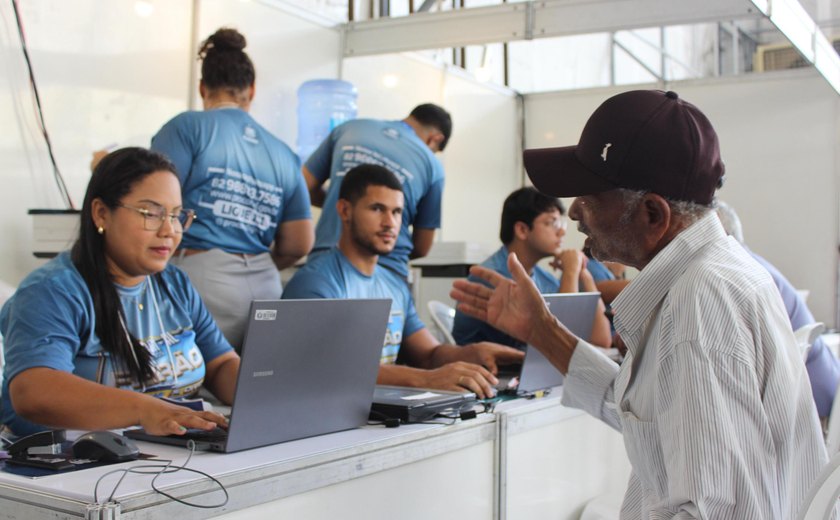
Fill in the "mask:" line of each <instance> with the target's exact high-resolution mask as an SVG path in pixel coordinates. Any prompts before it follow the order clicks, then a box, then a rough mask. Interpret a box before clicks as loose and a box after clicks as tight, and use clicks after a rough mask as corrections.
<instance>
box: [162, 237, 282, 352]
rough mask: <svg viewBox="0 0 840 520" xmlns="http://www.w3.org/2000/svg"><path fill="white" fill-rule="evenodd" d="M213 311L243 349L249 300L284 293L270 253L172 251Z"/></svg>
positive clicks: (232, 340)
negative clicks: (191, 253) (185, 253)
mask: <svg viewBox="0 0 840 520" xmlns="http://www.w3.org/2000/svg"><path fill="white" fill-rule="evenodd" d="M172 263H173V264H175V265H177V266H178V267H180V268H181V269H183V270H184V271H185V272H186V273H187V275H188V276H189V277H190V281H191V282H192V284H193V285H194V286H195V288H196V289H197V290H198V293H199V294H200V295H201V299H202V300H203V301H204V305H205V306H206V307H207V309H208V310H209V311H210V314H212V315H213V319H215V320H216V324H217V325H218V326H219V329H221V331H222V334H224V335H225V337H226V338H227V340H228V341H229V342H230V344H231V345H233V347H234V348H235V349H236V351H237V352H239V351H241V350H242V340H243V339H244V336H245V326H246V325H247V323H248V310H249V309H250V307H251V301H252V300H277V299H279V298H280V295H281V294H282V293H283V286H282V285H281V283H280V272H279V271H278V270H277V266H276V265H274V262H273V261H272V260H271V254H270V253H262V254H259V255H255V256H252V257H244V258H243V256H242V255H236V254H231V253H226V252H224V251H222V250H221V249H210V250H208V251H205V252H204V253H198V254H193V255H190V256H183V255H175V257H173V259H172Z"/></svg>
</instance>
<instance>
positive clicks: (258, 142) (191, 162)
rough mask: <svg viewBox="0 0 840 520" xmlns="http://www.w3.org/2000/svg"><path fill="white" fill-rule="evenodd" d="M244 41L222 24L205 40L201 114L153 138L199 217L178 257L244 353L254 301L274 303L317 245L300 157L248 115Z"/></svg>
mask: <svg viewBox="0 0 840 520" xmlns="http://www.w3.org/2000/svg"><path fill="white" fill-rule="evenodd" d="M244 48H245V37H244V36H242V35H241V34H240V33H239V32H237V31H236V30H235V29H219V30H218V31H216V32H215V33H214V34H213V35H211V36H210V37H209V38H207V40H206V41H204V42H203V43H202V45H201V49H200V50H199V58H200V59H201V60H202V65H201V83H200V84H199V92H200V94H201V99H202V102H203V104H204V111H202V112H192V111H191V112H184V113H182V114H179V115H178V116H176V117H175V118H174V119H172V120H171V121H169V122H168V123H166V124H165V125H164V126H163V128H161V129H160V131H159V132H158V133H157V135H155V136H154V137H153V138H152V149H153V150H156V151H158V152H161V153H163V154H164V155H166V156H167V157H169V159H170V160H171V161H172V162H173V163H174V164H175V167H176V171H177V173H178V176H179V178H180V181H181V187H182V190H183V193H184V204H185V205H187V206H188V207H191V208H194V209H195V210H196V214H197V216H198V218H197V220H196V222H195V224H194V225H193V226H192V227H191V228H190V230H189V231H188V232H187V233H186V234H185V235H184V241H183V243H182V244H181V250H180V251H179V252H178V253H177V255H176V259H175V263H176V264H177V265H178V266H179V267H181V268H182V269H183V270H184V271H186V272H187V274H188V275H189V276H190V279H191V280H192V283H193V284H194V285H195V287H196V289H198V292H199V293H201V296H202V298H203V299H204V302H205V304H206V305H207V308H208V309H210V312H211V313H212V314H213V317H214V318H215V319H216V322H217V323H218V325H219V328H220V329H221V330H222V332H223V333H224V335H225V337H227V339H228V340H229V341H230V343H231V344H232V345H233V346H234V347H236V348H237V349H239V348H240V347H241V345H242V339H243V336H244V334H245V325H246V323H247V317H248V316H247V315H248V309H249V307H250V304H251V300H265V299H278V298H280V295H281V293H282V287H281V284H280V273H279V272H278V269H284V268H286V267H289V266H291V265H293V264H294V263H295V262H296V261H297V260H298V259H300V258H301V257H303V256H304V255H306V254H307V253H308V252H309V250H310V249H311V247H312V243H313V242H314V231H313V225H312V216H311V212H310V206H309V192H308V191H307V189H306V183H305V182H304V180H303V176H302V175H301V173H300V161H299V159H298V157H297V155H295V153H294V152H292V150H291V149H290V148H289V147H288V146H286V144H285V143H283V142H282V141H280V140H279V139H277V138H276V137H274V136H273V135H271V133H269V132H268V130H266V129H265V128H263V127H262V126H260V125H259V124H258V123H257V122H256V121H255V120H254V119H253V118H252V117H251V116H250V115H249V114H248V110H249V109H250V106H251V101H252V100H253V99H254V80H255V77H256V73H255V71H254V65H253V63H252V62H251V59H250V58H249V57H248V55H247V54H246V53H245V52H244V51H243V49H244Z"/></svg>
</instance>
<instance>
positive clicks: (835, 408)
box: [825, 386, 840, 457]
mask: <svg viewBox="0 0 840 520" xmlns="http://www.w3.org/2000/svg"><path fill="white" fill-rule="evenodd" d="M838 395H840V386H838V387H837V391H835V393H834V402H833V403H832V405H831V413H830V414H829V415H828V432H827V433H826V435H825V447H826V449H827V450H828V456H829V457H833V456H834V455H836V454H837V453H840V405H838V404H837V401H839V400H840V399H838Z"/></svg>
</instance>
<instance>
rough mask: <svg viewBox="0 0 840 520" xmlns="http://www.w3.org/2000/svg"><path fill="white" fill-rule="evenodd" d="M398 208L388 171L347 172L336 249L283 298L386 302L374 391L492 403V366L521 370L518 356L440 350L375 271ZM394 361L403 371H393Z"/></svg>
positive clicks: (395, 227) (489, 347)
mask: <svg viewBox="0 0 840 520" xmlns="http://www.w3.org/2000/svg"><path fill="white" fill-rule="evenodd" d="M403 205H404V201H403V193H402V189H401V186H400V181H399V180H398V179H397V178H396V176H395V175H394V174H393V173H391V172H390V171H388V170H387V169H386V168H383V167H381V166H377V165H373V164H366V165H361V166H357V167H356V168H353V169H352V170H350V172H348V173H347V176H346V177H345V179H344V182H343V183H342V185H341V190H340V193H339V198H338V203H337V205H336V206H337V207H336V215H337V216H338V218H339V219H340V220H341V225H342V232H341V235H340V238H339V241H338V247H337V248H332V249H330V250H329V251H327V252H326V253H324V254H321V255H319V256H318V257H317V258H315V259H313V260H311V261H310V262H308V263H307V264H306V265H305V266H304V267H303V268H302V269H301V270H300V271H298V272H297V273H296V274H295V276H294V277H293V278H292V279H291V280H290V281H289V283H288V284H287V285H286V290H285V291H284V292H283V297H284V298H391V300H392V303H391V315H390V318H389V320H388V328H387V330H386V333H385V344H384V346H383V349H382V358H381V364H382V366H381V368H380V370H379V378H378V380H377V382H378V383H379V384H388V385H402V386H415V387H422V388H436V389H440V390H455V391H463V390H464V389H468V390H470V391H473V392H475V393H476V394H477V395H479V396H481V397H489V396H492V395H493V394H494V391H493V385H495V384H496V383H497V382H498V381H497V380H496V377H495V376H494V375H493V374H494V373H496V371H497V365H499V364H511V363H516V362H521V360H522V358H523V357H524V356H523V354H522V353H521V352H519V351H517V350H514V349H512V348H509V347H505V346H502V345H497V344H494V343H473V344H471V345H466V346H464V347H457V346H455V345H443V344H440V343H438V342H437V340H436V339H435V338H434V336H432V334H431V333H430V332H429V331H428V330H427V329H426V327H425V326H424V325H423V322H421V321H420V319H419V318H418V317H417V311H416V310H415V308H414V301H413V300H412V298H411V292H410V291H409V289H408V285H407V284H406V283H405V280H404V279H403V278H401V277H400V276H399V275H398V274H396V273H395V272H393V271H391V270H389V269H385V268H383V267H382V266H380V265H378V264H377V261H378V260H379V255H383V254H387V253H389V252H390V251H391V250H392V249H393V248H394V245H395V244H396V242H397V236H398V233H399V229H400V224H401V222H402V213H403ZM325 325H326V326H329V324H325ZM398 355H399V356H400V359H401V360H404V361H405V362H406V363H407V364H408V366H404V365H396V364H395V362H396V360H397V356H398Z"/></svg>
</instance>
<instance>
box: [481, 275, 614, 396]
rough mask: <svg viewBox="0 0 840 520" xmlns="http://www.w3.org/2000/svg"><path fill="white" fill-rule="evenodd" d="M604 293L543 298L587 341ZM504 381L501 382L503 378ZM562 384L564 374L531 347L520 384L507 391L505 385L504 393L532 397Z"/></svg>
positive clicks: (571, 328)
mask: <svg viewBox="0 0 840 520" xmlns="http://www.w3.org/2000/svg"><path fill="white" fill-rule="evenodd" d="M600 297H601V293H598V292H584V293H558V294H544V295H543V298H544V299H545V303H546V305H547V306H548V309H549V310H550V311H551V314H553V315H554V316H555V317H556V318H557V319H558V320H560V322H561V323H562V324H563V325H565V326H566V328H567V329H569V331H570V332H571V333H572V334H574V335H575V336H577V337H579V338H583V339H585V340H588V339H589V337H590V336H591V335H592V324H593V323H594V322H595V311H596V309H597V308H598V299H599V298H600ZM500 379H502V378H500ZM561 384H563V374H561V373H560V371H559V370H557V368H555V367H554V365H552V364H551V362H550V361H549V360H548V359H547V358H546V357H545V356H544V355H543V354H542V352H540V351H539V350H537V349H536V348H534V347H532V346H530V345H528V347H527V350H526V351H525V360H524V361H523V362H522V370H521V371H520V373H519V384H518V385H517V386H516V387H515V388H509V389H508V388H507V383H504V384H503V386H502V387H501V388H499V386H497V388H499V389H500V390H501V391H508V390H509V391H508V393H517V394H532V393H534V392H537V391H540V390H545V389H547V388H552V387H555V386H560V385H561Z"/></svg>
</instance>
